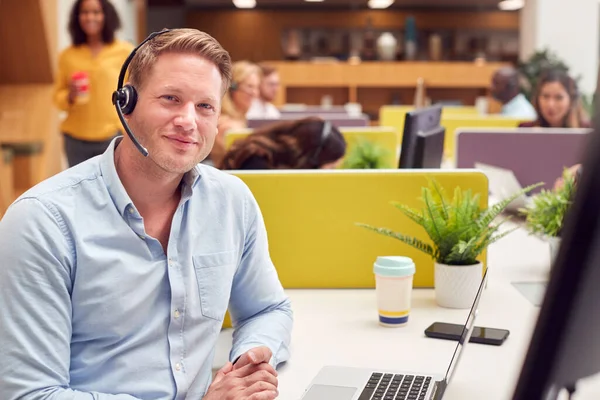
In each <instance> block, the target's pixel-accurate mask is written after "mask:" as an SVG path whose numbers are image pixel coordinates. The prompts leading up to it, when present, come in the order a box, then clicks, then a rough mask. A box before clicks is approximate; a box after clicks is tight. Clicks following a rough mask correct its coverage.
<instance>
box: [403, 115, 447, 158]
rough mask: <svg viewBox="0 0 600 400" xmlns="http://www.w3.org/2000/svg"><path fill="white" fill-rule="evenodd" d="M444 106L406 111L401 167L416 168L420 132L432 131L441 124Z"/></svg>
mask: <svg viewBox="0 0 600 400" xmlns="http://www.w3.org/2000/svg"><path fill="white" fill-rule="evenodd" d="M441 119H442V106H441V105H436V106H431V107H424V108H420V109H417V110H413V111H409V112H407V113H406V117H405V119H404V132H402V148H401V150H400V163H399V168H416V167H415V155H416V150H417V137H418V135H419V132H431V131H432V130H434V129H435V128H438V127H439V126H440V121H441Z"/></svg>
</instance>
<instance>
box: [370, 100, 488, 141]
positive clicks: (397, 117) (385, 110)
mask: <svg viewBox="0 0 600 400" xmlns="http://www.w3.org/2000/svg"><path fill="white" fill-rule="evenodd" d="M414 109H415V108H414V107H413V106H383V107H381V108H380V109H379V125H380V126H382V127H383V126H386V127H392V128H394V129H395V130H396V131H397V132H398V135H399V136H400V144H402V133H403V132H404V121H405V118H406V113H407V112H409V111H412V110H414ZM454 115H456V116H478V115H479V112H478V111H477V108H475V107H474V106H444V107H443V108H442V118H443V117H444V116H454Z"/></svg>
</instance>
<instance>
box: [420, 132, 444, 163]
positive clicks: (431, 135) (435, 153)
mask: <svg viewBox="0 0 600 400" xmlns="http://www.w3.org/2000/svg"><path fill="white" fill-rule="evenodd" d="M445 134H446V128H444V127H443V126H438V127H437V128H433V129H432V130H430V131H427V132H419V133H418V134H417V144H416V146H415V153H414V159H413V165H412V168H440V167H441V165H442V158H443V157H444V135H445Z"/></svg>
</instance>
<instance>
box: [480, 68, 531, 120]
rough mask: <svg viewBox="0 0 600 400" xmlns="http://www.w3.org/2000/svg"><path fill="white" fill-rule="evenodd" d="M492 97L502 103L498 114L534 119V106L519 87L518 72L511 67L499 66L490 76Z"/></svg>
mask: <svg viewBox="0 0 600 400" xmlns="http://www.w3.org/2000/svg"><path fill="white" fill-rule="evenodd" d="M491 94H492V97H493V98H494V99H496V100H498V101H499V102H500V103H502V110H501V111H500V114H501V115H503V116H505V117H510V118H522V119H524V120H534V119H536V118H537V113H536V111H535V108H533V106H532V105H531V103H530V102H529V100H527V98H525V95H524V94H523V93H521V90H520V87H519V73H518V72H517V70H516V69H514V68H513V67H502V68H499V69H498V70H497V71H496V72H494V75H493V77H492V88H491Z"/></svg>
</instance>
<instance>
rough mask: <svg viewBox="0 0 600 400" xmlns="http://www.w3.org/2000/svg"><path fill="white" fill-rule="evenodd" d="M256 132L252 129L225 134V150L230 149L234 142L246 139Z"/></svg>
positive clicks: (235, 130)
mask: <svg viewBox="0 0 600 400" xmlns="http://www.w3.org/2000/svg"><path fill="white" fill-rule="evenodd" d="M253 131H254V130H253V129H251V128H246V129H232V130H230V131H227V133H225V149H227V150H228V149H229V148H230V147H231V145H232V144H233V142H235V141H236V140H240V139H244V138H245V137H246V136H248V135H250V134H251V133H252V132H253Z"/></svg>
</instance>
